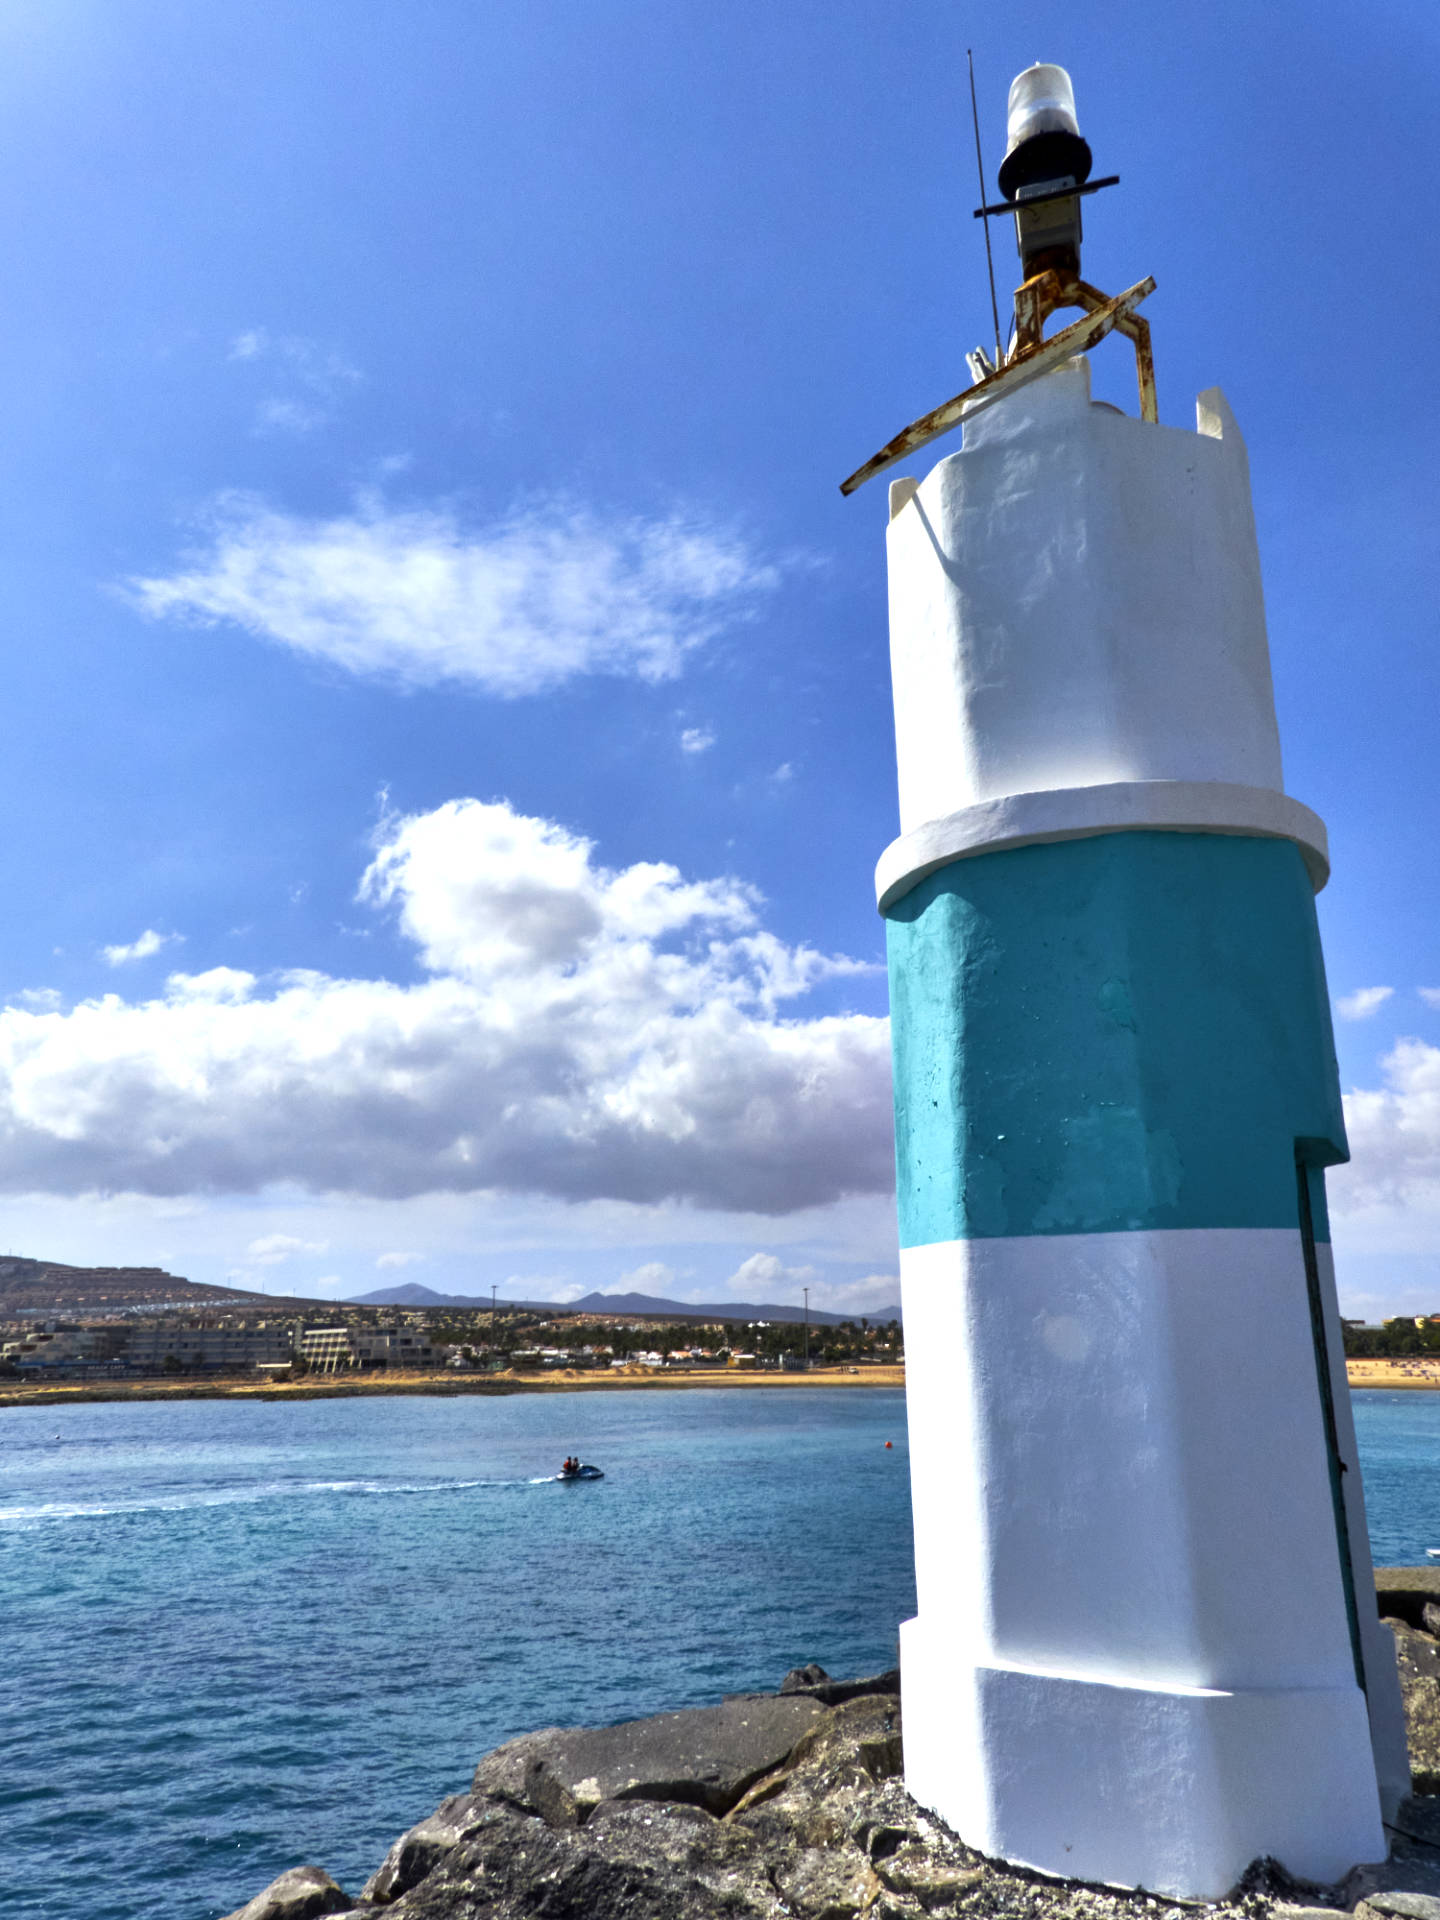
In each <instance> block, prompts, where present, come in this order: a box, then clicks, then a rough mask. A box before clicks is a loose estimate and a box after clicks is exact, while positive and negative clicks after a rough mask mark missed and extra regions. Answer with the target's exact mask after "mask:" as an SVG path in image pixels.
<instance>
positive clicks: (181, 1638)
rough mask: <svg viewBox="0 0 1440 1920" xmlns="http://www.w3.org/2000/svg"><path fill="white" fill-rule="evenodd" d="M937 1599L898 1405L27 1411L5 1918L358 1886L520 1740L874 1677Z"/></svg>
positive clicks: (13, 1418) (14, 1515) (5, 1697)
mask: <svg viewBox="0 0 1440 1920" xmlns="http://www.w3.org/2000/svg"><path fill="white" fill-rule="evenodd" d="M886 1440H892V1441H893V1442H894V1446H893V1448H892V1449H891V1450H888V1451H887V1450H886V1448H885V1444H884V1443H885V1441H886ZM576 1450H578V1451H579V1452H580V1453H581V1454H582V1455H583V1457H584V1458H586V1459H588V1460H595V1461H598V1462H599V1463H600V1464H601V1465H602V1466H604V1467H605V1468H606V1469H607V1477H606V1478H605V1479H604V1480H603V1481H600V1482H597V1483H595V1484H593V1485H577V1486H563V1485H557V1484H555V1483H554V1482H553V1481H550V1480H546V1479H543V1478H541V1476H544V1475H548V1474H551V1473H553V1471H554V1469H555V1468H556V1467H557V1466H558V1465H559V1463H560V1461H561V1460H562V1459H563V1457H564V1456H565V1454H567V1453H569V1452H571V1451H576ZM913 1611H914V1582H913V1572H912V1567H911V1542H910V1509H909V1486H908V1471H907V1459H906V1450H905V1405H904V1396H903V1394H902V1393H900V1392H889V1391H884V1390H874V1389H864V1390H859V1391H856V1390H850V1391H846V1390H829V1391H827V1390H825V1389H818V1390H812V1389H806V1390H803V1391H786V1392H777V1391H774V1390H773V1389H772V1390H766V1389H756V1390H750V1391H747V1390H744V1389H735V1388H730V1389H721V1390H716V1391H713V1392H706V1391H704V1390H698V1389H692V1390H687V1391H685V1392H683V1393H682V1392H677V1393H654V1392H647V1393H634V1394H627V1393H607V1394H604V1395H597V1394H565V1395H556V1396H551V1395H544V1396H541V1395H534V1396H515V1397H510V1398H503V1399H500V1398H496V1399H490V1398H478V1397H477V1398H455V1399H426V1398H414V1399H395V1400H328V1401H327V1400H311V1401H301V1402H297V1403H292V1404H289V1405H283V1404H277V1403H274V1402H260V1403H258V1404H255V1405H239V1404H236V1403H233V1402H226V1401H214V1400H212V1401H194V1402H190V1403H188V1404H182V1405H178V1406H164V1405H159V1404H140V1405H131V1406H124V1405H108V1406H82V1407H71V1408H66V1409H63V1410H55V1409H49V1410H42V1409H38V1408H23V1409H15V1410H12V1411H8V1412H5V1413H3V1414H0V1822H3V1828H4V1845H3V1847H0V1908H3V1910H4V1911H5V1912H6V1913H7V1915H15V1916H22V1915H23V1916H25V1920H42V1917H43V1920H79V1916H82V1915H84V1916H86V1917H87V1920H90V1917H92V1916H93V1917H94V1920H100V1916H104V1920H132V1916H133V1917H134V1920H138V1917H139V1916H141V1915H144V1916H147V1920H153V1916H155V1915H157V1914H161V1913H163V1914H164V1915H166V1916H167V1920H207V1917H208V1916H214V1915H217V1914H222V1913H228V1912H230V1911H231V1910H232V1909H233V1908H235V1907H238V1906H240V1905H241V1904H242V1903H243V1902H244V1901H245V1900H247V1899H248V1898H249V1897H250V1895H251V1894H253V1893H255V1892H257V1891H258V1890H259V1889H260V1888H261V1887H262V1886H264V1885H265V1884H266V1882H267V1881H269V1880H270V1879H272V1878H273V1877H274V1875H275V1874H276V1873H278V1872H280V1871H281V1870H282V1869H284V1868H285V1867H287V1866H292V1865H295V1864H297V1863H298V1862H299V1861H301V1860H314V1861H317V1862H319V1863H320V1864H321V1865H323V1866H325V1867H327V1868H328V1869H329V1870H330V1872H332V1873H333V1874H334V1875H335V1876H336V1878H337V1879H338V1880H339V1881H340V1883H341V1885H342V1886H344V1887H345V1888H346V1889H347V1890H348V1891H350V1892H352V1893H354V1892H358V1891H359V1887H360V1884H361V1882H362V1881H363V1880H364V1879H365V1878H366V1877H367V1876H368V1874H369V1873H370V1872H371V1871H373V1869H374V1868H375V1867H376V1866H377V1865H378V1864H379V1862H380V1859H381V1857H382V1855H383V1853H384V1851H385V1849H386V1847H387V1846H388V1845H389V1843H390V1842H391V1840H393V1839H394V1838H395V1837H396V1836H397V1835H398V1834H399V1833H400V1832H402V1831H403V1830H404V1829H405V1828H406V1827H407V1826H410V1825H412V1824H413V1823H414V1822H415V1821H416V1820H417V1819H420V1818H421V1817H422V1816H423V1815H424V1814H426V1813H428V1812H429V1811H430V1810H431V1809H432V1808H433V1807H434V1806H435V1804H436V1803H437V1801H439V1800H440V1799H441V1798H442V1797H443V1796H444V1795H446V1794H449V1793H454V1792H458V1791H461V1790H463V1789H464V1787H465V1786H466V1785H467V1784H468V1781H469V1776H470V1774H471V1772H472V1771H473V1769H474V1766H475V1762H476V1761H477V1760H478V1759H479V1758H480V1756H481V1754H483V1753H485V1752H486V1751H487V1750H488V1749H489V1748H490V1747H492V1746H494V1745H496V1744H497V1743H498V1742H499V1741H501V1740H505V1739H508V1738H509V1737H510V1736H511V1735H513V1734H516V1733H522V1732H528V1731H529V1730H530V1729H531V1728H534V1727H539V1726H545V1725H554V1724H557V1723H558V1724H560V1725H573V1724H575V1723H578V1722H594V1723H598V1722H604V1721H608V1720H616V1719H623V1718H625V1717H627V1716H630V1715H633V1714H642V1713H650V1712H656V1711H659V1710H661V1709H664V1708H668V1707H675V1706H683V1705H689V1704H700V1703H704V1702H709V1701H713V1700H715V1699H717V1698H718V1697H719V1695H720V1694H721V1693H723V1692H727V1691H738V1690H740V1689H743V1688H747V1687H764V1688H773V1687H775V1686H776V1685H778V1683H779V1681H780V1679H781V1678H782V1676H783V1675H784V1673H785V1672H786V1670H787V1669H788V1668H789V1667H791V1666H795V1665H798V1664H800V1663H802V1662H804V1661H807V1660H819V1661H820V1662H821V1663H822V1665H824V1666H825V1667H827V1668H829V1670H830V1671H831V1672H833V1673H837V1674H850V1673H859V1672H864V1671H871V1672H873V1671H875V1670H877V1669H880V1668H883V1667H887V1666H890V1665H892V1664H893V1663H894V1660H895V1633H896V1627H897V1624H898V1623H899V1621H900V1620H901V1619H903V1618H905V1617H906V1616H907V1615H908V1614H910V1613H911V1612H913Z"/></svg>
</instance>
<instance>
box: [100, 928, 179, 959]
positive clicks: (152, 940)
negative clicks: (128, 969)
mask: <svg viewBox="0 0 1440 1920" xmlns="http://www.w3.org/2000/svg"><path fill="white" fill-rule="evenodd" d="M184 938H185V936H184V934H181V933H157V932H156V931H155V929H154V928H153V927H147V928H146V929H145V931H144V933H142V934H141V935H140V938H139V939H138V940H132V941H130V942H129V944H128V945H123V946H114V947H105V948H103V949H102V951H103V953H104V955H105V958H106V960H107V961H108V962H109V963H110V965H111V966H112V967H123V966H124V965H125V964H126V963H127V962H128V961H131V960H148V959H149V958H150V957H151V955H152V954H156V953H159V951H160V949H161V948H162V947H172V946H178V945H179V944H180V942H181V941H182V940H183V939H184Z"/></svg>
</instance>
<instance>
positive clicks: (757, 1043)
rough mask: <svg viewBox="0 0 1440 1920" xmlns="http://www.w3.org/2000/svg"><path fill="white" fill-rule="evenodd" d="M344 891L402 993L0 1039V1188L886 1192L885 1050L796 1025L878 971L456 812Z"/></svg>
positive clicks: (297, 987) (129, 1017)
mask: <svg viewBox="0 0 1440 1920" xmlns="http://www.w3.org/2000/svg"><path fill="white" fill-rule="evenodd" d="M361 893H362V896H363V898H364V899H366V900H367V901H368V902H370V903H371V904H372V905H373V906H377V907H380V908H384V909H388V910H390V911H391V912H393V914H394V915H395V917H396V920H397V922H398V926H399V929H400V931H401V932H402V934H403V935H404V936H405V937H406V938H408V939H409V940H410V941H412V942H413V943H414V944H415V946H416V948H417V950H418V953H419V956H420V959H421V961H422V962H423V965H424V966H425V968H426V969H427V970H428V972H427V977H426V978H424V979H423V980H421V981H420V982H419V983H418V984H415V985H410V986H399V985H395V984H393V983H391V982H389V981H385V980H365V979H345V978H335V977H332V976H329V975H326V974H321V973H315V972H307V971H294V972H290V973H286V974H281V975H278V976H275V977H273V978H271V979H269V980H265V981H261V980H257V979H256V978H255V977H254V976H253V975H251V974H248V973H245V972H242V971H240V970H238V969H232V968H224V967H219V968H212V969H210V970H208V971H207V972H203V973H199V974H175V975H172V976H171V978H170V980H169V981H168V982H167V983H166V988H165V991H164V993H163V994H162V995H160V996H158V997H155V998H152V999H150V1000H146V1001H139V1002H127V1001H125V1000H123V999H122V998H121V997H120V996H118V995H116V994H106V995H104V996H102V997H101V998H99V999H95V1000H90V1001H84V1002H81V1003H80V1004H79V1005H77V1006H75V1007H73V1008H72V1009H71V1010H70V1011H69V1012H62V1011H34V1010H31V1009H29V1008H24V1007H19V1006H10V1007H7V1008H5V1009H3V1011H0V1190H3V1191H7V1192H32V1191H50V1192H63V1191H68V1192H86V1191H91V1190H95V1189H105V1190H109V1191H112V1192H115V1191H137V1192H141V1193H152V1194H172V1195H174V1194H187V1193H191V1194H193V1193H212V1194H213V1193H234V1194H239V1193H256V1192H259V1191H263V1190H265V1189H266V1188H268V1187H271V1186H273V1185H275V1184H276V1183H288V1184H290V1185H292V1186H293V1187H295V1188H298V1189H300V1190H303V1191H308V1192H312V1193H331V1192H333V1193H350V1194H359V1195H369V1196H374V1197H378V1198H388V1199H392V1200H393V1199H399V1198H403V1197H405V1196H411V1195H417V1194H423V1193H437V1192H447V1191H448V1192H454V1193H480V1192H486V1191H489V1192H497V1193H508V1194H536V1195H545V1196H549V1197H550V1198H551V1199H552V1200H554V1199H559V1200H564V1201H570V1202H586V1201H593V1200H611V1201H618V1202H628V1203H633V1204H636V1205H640V1206H652V1205H654V1204H656V1203H661V1202H681V1203H688V1204H690V1205H693V1206H697V1207H700V1208H702V1209H712V1210H713V1209H730V1210H735V1211H745V1212H750V1213H756V1214H761V1215H766V1216H771V1215H783V1214H788V1213H793V1212H797V1211H799V1210H802V1209H805V1208H814V1207H820V1206H824V1205H826V1204H828V1203H830V1202H833V1201H835V1200H836V1199H838V1198H840V1197H841V1196H844V1195H850V1194H870V1193H874V1194H879V1193H884V1192H885V1191H886V1190H887V1189H888V1188H889V1186H890V1185H891V1183H892V1181H893V1167H892V1162H891V1139H890V1090H889V1047H888V1033H887V1026H886V1022H885V1021H884V1020H883V1019H881V1018H878V1017H875V1016H870V1015H862V1014H833V1015H828V1016H825V1017H822V1018H813V1019H808V1020H807V1019H804V1018H802V1017H798V1016H797V1015H796V1014H794V1013H793V1012H792V1011H791V1010H790V1009H791V1003H793V1002H795V1001H796V1000H799V999H801V998H803V996H804V995H805V993H806V992H807V991H808V990H809V989H810V988H811V987H812V986H814V985H815V984H817V983H818V982H820V981H822V980H825V979H831V978H834V977H836V976H844V975H847V974H855V973H859V972H865V971H869V969H868V968H867V967H865V966H863V965H862V964H861V963H858V962H855V961H850V960H846V959H843V958H832V957H827V956H825V955H823V954H820V953H817V952H816V951H814V950H813V949H811V948H808V947H803V946H802V947H792V946H788V945H786V944H785V943H783V942H781V941H780V940H778V939H777V938H776V937H775V936H774V935H773V934H770V933H768V932H766V931H765V930H764V929H763V928H762V927H760V926H759V925H758V916H759V905H760V903H759V900H758V896H757V895H756V894H755V893H754V891H753V889H751V888H749V887H747V886H745V885H744V884H743V883H741V882H739V881H737V880H733V879H711V880H698V881H691V880H686V879H685V878H684V877H683V876H682V875H681V874H680V873H678V872H677V871H676V870H675V869H674V868H673V867H670V866H666V865H662V864H658V863H642V864H638V865H635V866H631V867H627V868H624V869H621V870H619V871H611V870H607V869H605V868H603V867H601V866H600V865H599V864H598V863H597V861H596V859H595V850H594V848H593V846H592V845H591V844H590V843H589V842H588V841H586V840H583V839H581V838H579V837H578V836H576V835H574V834H572V833H570V832H569V831H567V830H566V829H565V828H563V827H560V826H557V825H555V824H554V823H552V822H549V821H545V820H539V819H534V818H530V817H527V816H525V815H523V814H519V813H516V812H514V811H513V810H512V809H511V808H510V807H508V806H506V805H504V804H503V803H501V804H489V805H482V804H481V803H479V802H477V801H473V800H469V801H452V802H450V803H448V804H446V805H445V806H442V807H439V808H437V809H435V811H434V812H431V813H426V814H420V815H415V816H411V817H408V818H402V819H391V820H389V821H388V822H387V823H386V824H385V826H384V828H383V830H382V836H381V839H380V842H379V844H378V845H377V848H376V852H375V858H374V860H373V861H372V863H371V865H370V867H369V869H368V871H367V872H366V874H365V876H364V878H363V881H362V883H361ZM382 1244H383V1243H382ZM392 1244H393V1242H392Z"/></svg>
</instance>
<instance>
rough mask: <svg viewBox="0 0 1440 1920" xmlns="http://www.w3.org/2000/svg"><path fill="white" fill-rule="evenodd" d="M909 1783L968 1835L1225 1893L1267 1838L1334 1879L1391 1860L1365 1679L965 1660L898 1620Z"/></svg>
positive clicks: (1016, 1857)
mask: <svg viewBox="0 0 1440 1920" xmlns="http://www.w3.org/2000/svg"><path fill="white" fill-rule="evenodd" d="M900 1661H901V1692H902V1697H903V1701H904V1725H905V1784H906V1786H907V1788H908V1789H909V1791H910V1792H911V1794H913V1795H914V1797H915V1799H916V1800H918V1801H919V1802H920V1804H921V1806H924V1807H928V1808H930V1809H931V1811H932V1812H934V1813H937V1814H938V1815H939V1816H940V1817H941V1819H943V1820H944V1821H946V1822H947V1823H948V1825H950V1826H951V1827H952V1828H953V1829H954V1830H955V1832H956V1833H957V1834H958V1835H959V1836H960V1838H961V1839H962V1840H963V1841H965V1843H966V1844H967V1845H968V1846H972V1847H975V1848H977V1849H978V1850H979V1851H980V1852H982V1853H986V1854H989V1855H991V1856H992V1857H993V1858H998V1859H1002V1860H1008V1861H1011V1862H1013V1863H1015V1864H1017V1865H1020V1866H1026V1867H1032V1868H1035V1869H1037V1870H1038V1871H1040V1872H1041V1873H1051V1874H1056V1875H1058V1876H1061V1877H1064V1878H1067V1879H1075V1880H1090V1881H1099V1882H1101V1883H1104V1884H1106V1885H1110V1886H1122V1887H1144V1888H1146V1889H1148V1890H1149V1891H1151V1892H1154V1893H1162V1894H1169V1895H1172V1896H1176V1897H1179V1898H1185V1899H1198V1900H1218V1899H1220V1898H1222V1897H1223V1896H1224V1895H1225V1894H1226V1893H1228V1892H1229V1891H1230V1889H1231V1888H1232V1887H1233V1886H1234V1885H1235V1882H1236V1881H1237V1880H1238V1879H1239V1878H1240V1875H1241V1874H1242V1873H1243V1872H1244V1871H1245V1869H1246V1867H1247V1866H1249V1864H1250V1862H1251V1861H1252V1860H1254V1859H1256V1858H1257V1857H1258V1856H1260V1855H1262V1854H1270V1855H1272V1856H1273V1857H1275V1858H1276V1859H1278V1860H1280V1861H1281V1862H1282V1864H1283V1865H1284V1866H1285V1867H1286V1868H1287V1869H1288V1870H1289V1871H1290V1872H1291V1873H1293V1874H1295V1875H1297V1876H1299V1877H1300V1878H1302V1879H1308V1880H1315V1881H1319V1882H1321V1883H1327V1882H1330V1881H1334V1880H1338V1879H1340V1878H1341V1877H1342V1876H1343V1875H1344V1874H1345V1873H1347V1872H1348V1871H1349V1870H1350V1868H1351V1867H1353V1866H1355V1865H1357V1864H1359V1863H1362V1862H1368V1861H1377V1860H1383V1859H1384V1858H1385V1854H1386V1842H1385V1833H1384V1829H1383V1827H1382V1826H1381V1822H1380V1807H1379V1800H1378V1796H1377V1794H1376V1791H1375V1786H1374V1769H1373V1766H1372V1764H1371V1760H1370V1729H1369V1723H1368V1719H1367V1715H1366V1707H1365V1698H1364V1695H1363V1694H1362V1693H1361V1692H1360V1690H1359V1688H1358V1687H1354V1686H1351V1687H1343V1688H1337V1689H1334V1690H1330V1689H1320V1688H1301V1689H1284V1690H1281V1689H1275V1690H1261V1689H1256V1690H1254V1691H1248V1690H1247V1691H1245V1692H1233V1693H1230V1692H1221V1691H1217V1690H1211V1689H1204V1688H1187V1687H1140V1686H1134V1687H1132V1686H1118V1685H1114V1684H1111V1683H1108V1682H1105V1681H1097V1680H1088V1679H1078V1678H1075V1677H1073V1676H1070V1675H1066V1674H1058V1673H1042V1672H1039V1671H1036V1670H1034V1669H1031V1668H1024V1667H998V1666H983V1667H977V1666H967V1665H964V1664H963V1663H962V1662H960V1661H958V1660H957V1659H956V1658H955V1654H954V1648H953V1640H947V1636H946V1635H945V1634H944V1633H943V1632H942V1633H938V1634H936V1633H931V1632H928V1631H927V1628H926V1623H925V1622H924V1621H922V1620H907V1621H906V1622H905V1624H904V1626H903V1627H902V1628H901V1630H900Z"/></svg>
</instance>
